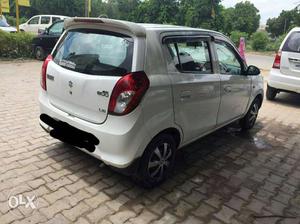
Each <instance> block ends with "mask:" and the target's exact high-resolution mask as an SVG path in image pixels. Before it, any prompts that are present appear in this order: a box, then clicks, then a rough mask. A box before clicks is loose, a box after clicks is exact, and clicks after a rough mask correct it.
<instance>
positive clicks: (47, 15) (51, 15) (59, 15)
mask: <svg viewBox="0 0 300 224" xmlns="http://www.w3.org/2000/svg"><path fill="white" fill-rule="evenodd" d="M36 16H53V17H64V18H68V16H61V15H35V16H33V17H36Z"/></svg>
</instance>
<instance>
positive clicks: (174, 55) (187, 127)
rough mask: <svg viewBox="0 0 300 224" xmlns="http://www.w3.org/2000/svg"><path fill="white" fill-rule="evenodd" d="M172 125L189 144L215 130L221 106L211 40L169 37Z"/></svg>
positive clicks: (218, 78) (167, 40) (167, 41)
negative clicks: (173, 114)
mask: <svg viewBox="0 0 300 224" xmlns="http://www.w3.org/2000/svg"><path fill="white" fill-rule="evenodd" d="M165 42H166V46H167V48H168V51H169V55H171V61H172V62H171V65H170V66H168V67H169V71H168V72H169V75H170V77H171V79H172V89H173V102H174V113H175V122H176V123H177V124H178V125H180V127H181V128H182V129H183V132H184V141H189V140H192V139H194V138H196V137H199V136H200V135H201V134H203V133H205V132H207V131H209V130H211V129H213V128H215V126H216V123H217V115H218V109H219V104H220V76H219V75H218V74H214V71H213V66H212V64H213V58H212V54H211V48H210V46H211V45H210V43H211V38H209V37H207V38H205V37H176V38H172V37H169V38H167V39H166V40H165Z"/></svg>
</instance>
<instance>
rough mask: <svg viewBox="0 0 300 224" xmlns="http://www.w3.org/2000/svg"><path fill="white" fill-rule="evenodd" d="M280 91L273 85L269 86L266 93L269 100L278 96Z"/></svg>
mask: <svg viewBox="0 0 300 224" xmlns="http://www.w3.org/2000/svg"><path fill="white" fill-rule="evenodd" d="M277 93H278V91H277V89H275V88H273V87H271V86H267V93H266V96H267V99H268V100H274V98H275V97H276V95H277Z"/></svg>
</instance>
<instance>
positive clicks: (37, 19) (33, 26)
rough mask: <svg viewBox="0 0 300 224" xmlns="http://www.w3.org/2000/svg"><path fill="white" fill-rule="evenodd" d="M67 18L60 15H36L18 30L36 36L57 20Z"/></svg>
mask: <svg viewBox="0 0 300 224" xmlns="http://www.w3.org/2000/svg"><path fill="white" fill-rule="evenodd" d="M66 18H69V17H67V16H60V15H37V16H33V17H32V18H30V19H29V20H28V21H27V22H26V23H23V24H21V25H20V30H21V31H24V32H30V33H35V34H38V33H39V30H45V29H46V28H48V27H49V26H51V25H52V24H53V23H55V22H56V21H59V20H64V19H66Z"/></svg>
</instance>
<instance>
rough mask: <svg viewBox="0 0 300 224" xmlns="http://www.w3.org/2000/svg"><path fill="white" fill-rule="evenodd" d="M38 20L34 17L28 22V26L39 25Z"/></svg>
mask: <svg viewBox="0 0 300 224" xmlns="http://www.w3.org/2000/svg"><path fill="white" fill-rule="evenodd" d="M39 20H40V17H34V18H32V19H31V20H30V21H29V22H28V24H30V25H35V24H39Z"/></svg>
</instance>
